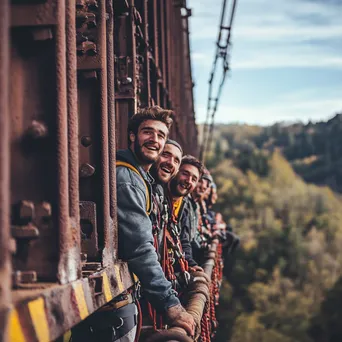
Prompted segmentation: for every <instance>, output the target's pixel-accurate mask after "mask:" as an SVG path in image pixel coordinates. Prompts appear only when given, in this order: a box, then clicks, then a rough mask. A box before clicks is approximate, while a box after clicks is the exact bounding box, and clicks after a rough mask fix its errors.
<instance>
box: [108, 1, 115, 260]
mask: <svg viewBox="0 0 342 342" xmlns="http://www.w3.org/2000/svg"><path fill="white" fill-rule="evenodd" d="M106 3H107V15H108V20H107V33H108V34H107V89H108V90H107V93H108V147H109V186H110V187H109V191H110V217H111V220H112V222H113V232H112V233H113V236H112V243H113V250H112V252H113V259H114V260H116V259H117V251H118V236H117V235H118V234H117V233H118V229H117V220H116V217H117V207H116V170H115V161H116V153H115V150H116V142H115V126H116V123H115V95H114V93H115V83H114V78H115V70H114V9H113V1H111V0H109V1H107V2H106Z"/></svg>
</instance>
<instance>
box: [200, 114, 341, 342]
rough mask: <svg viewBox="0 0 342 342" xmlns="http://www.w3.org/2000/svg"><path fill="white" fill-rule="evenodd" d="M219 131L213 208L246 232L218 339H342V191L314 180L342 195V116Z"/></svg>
mask: <svg viewBox="0 0 342 342" xmlns="http://www.w3.org/2000/svg"><path fill="white" fill-rule="evenodd" d="M214 134H215V136H214V137H213V139H212V141H213V144H212V146H211V151H210V153H208V155H207V156H206V157H207V158H206V164H207V166H208V167H209V168H210V169H211V173H212V175H213V177H214V179H215V182H216V184H217V189H218V202H217V203H216V205H215V210H217V211H218V212H221V213H222V215H223V217H224V219H225V220H226V221H227V222H228V223H229V224H230V225H231V226H232V227H233V229H234V231H235V232H236V233H237V234H238V235H239V236H240V238H241V244H240V247H239V249H238V250H237V252H236V254H235V255H234V256H230V255H229V256H226V262H225V269H224V275H225V278H224V280H223V284H222V288H221V294H220V306H219V309H218V312H217V317H218V319H219V322H220V326H219V330H218V334H217V337H216V339H215V342H228V341H229V342H252V341H253V342H254V341H258V342H335V341H336V342H338V341H342V326H341V323H340V322H342V309H341V307H342V306H341V304H342V299H341V298H342V252H341V244H342V211H341V207H342V196H341V195H337V194H336V193H334V192H333V191H332V190H331V189H330V188H329V187H328V186H317V185H315V184H308V182H311V183H317V184H320V185H322V184H326V185H329V186H330V187H331V188H333V189H335V190H338V191H340V192H342V177H341V173H342V168H341V167H340V164H342V114H338V115H336V116H335V117H334V118H332V119H331V120H329V121H327V122H320V123H316V124H312V123H310V124H307V125H303V124H292V125H284V124H277V125H273V126H272V127H259V126H248V125H219V126H218V127H217V129H216V130H215V133H214ZM341 166H342V165H341ZM298 175H300V176H301V177H299V176H298ZM303 179H304V180H303ZM305 180H306V181H305Z"/></svg>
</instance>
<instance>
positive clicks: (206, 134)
mask: <svg viewBox="0 0 342 342" xmlns="http://www.w3.org/2000/svg"><path fill="white" fill-rule="evenodd" d="M236 4H237V0H233V4H232V7H231V11H230V15H229V18H228V26H225V25H224V22H225V18H226V12H227V0H223V1H222V9H221V21H220V25H219V32H218V37H217V41H216V51H215V56H214V61H213V65H212V69H211V73H210V77H209V91H208V102H207V115H206V120H205V123H204V125H203V136H202V144H201V150H200V159H201V160H202V161H203V162H204V158H205V152H206V150H207V148H209V147H210V145H211V140H212V134H213V129H214V121H215V114H216V112H217V107H218V104H219V100H220V97H221V94H222V89H223V85H224V82H225V80H226V75H227V71H228V70H229V53H228V49H229V46H230V45H231V44H230V39H231V29H232V25H233V20H234V16H235V10H236ZM224 33H226V39H224ZM219 61H222V69H221V80H220V83H219V86H218V89H217V93H216V96H215V97H214V96H213V93H214V92H213V83H214V81H215V80H216V79H217V74H218V73H219V71H217V70H218V63H219ZM209 120H211V123H210V126H209Z"/></svg>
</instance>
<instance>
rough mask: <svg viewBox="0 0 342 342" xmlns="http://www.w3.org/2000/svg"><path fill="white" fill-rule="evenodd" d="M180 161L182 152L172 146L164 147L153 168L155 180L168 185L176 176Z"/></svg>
mask: <svg viewBox="0 0 342 342" xmlns="http://www.w3.org/2000/svg"><path fill="white" fill-rule="evenodd" d="M181 159H182V152H181V151H180V149H179V148H178V147H177V146H175V145H172V144H166V145H165V147H164V151H163V152H162V154H161V155H160V157H159V159H158V160H157V162H156V164H155V165H154V166H153V167H155V169H156V173H157V178H158V180H159V181H160V182H161V183H164V184H166V183H168V182H169V181H170V179H171V178H173V177H174V176H175V175H176V173H177V172H178V170H179V166H180V163H181Z"/></svg>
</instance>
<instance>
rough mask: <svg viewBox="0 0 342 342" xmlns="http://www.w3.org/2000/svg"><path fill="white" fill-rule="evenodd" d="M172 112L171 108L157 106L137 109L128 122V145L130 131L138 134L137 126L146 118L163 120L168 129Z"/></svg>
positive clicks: (171, 120)
mask: <svg viewBox="0 0 342 342" xmlns="http://www.w3.org/2000/svg"><path fill="white" fill-rule="evenodd" d="M173 116H174V112H173V111H172V110H168V109H164V108H161V107H159V106H152V107H146V108H142V109H140V110H138V112H137V113H136V114H134V115H133V116H132V117H131V118H130V119H129V122H128V127H127V140H128V145H130V143H131V141H130V139H129V135H130V133H134V134H135V135H137V134H138V130H139V126H140V125H141V124H142V123H143V122H144V121H146V120H157V121H161V122H163V123H164V124H165V125H166V127H167V128H168V129H170V127H171V125H172V123H173Z"/></svg>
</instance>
